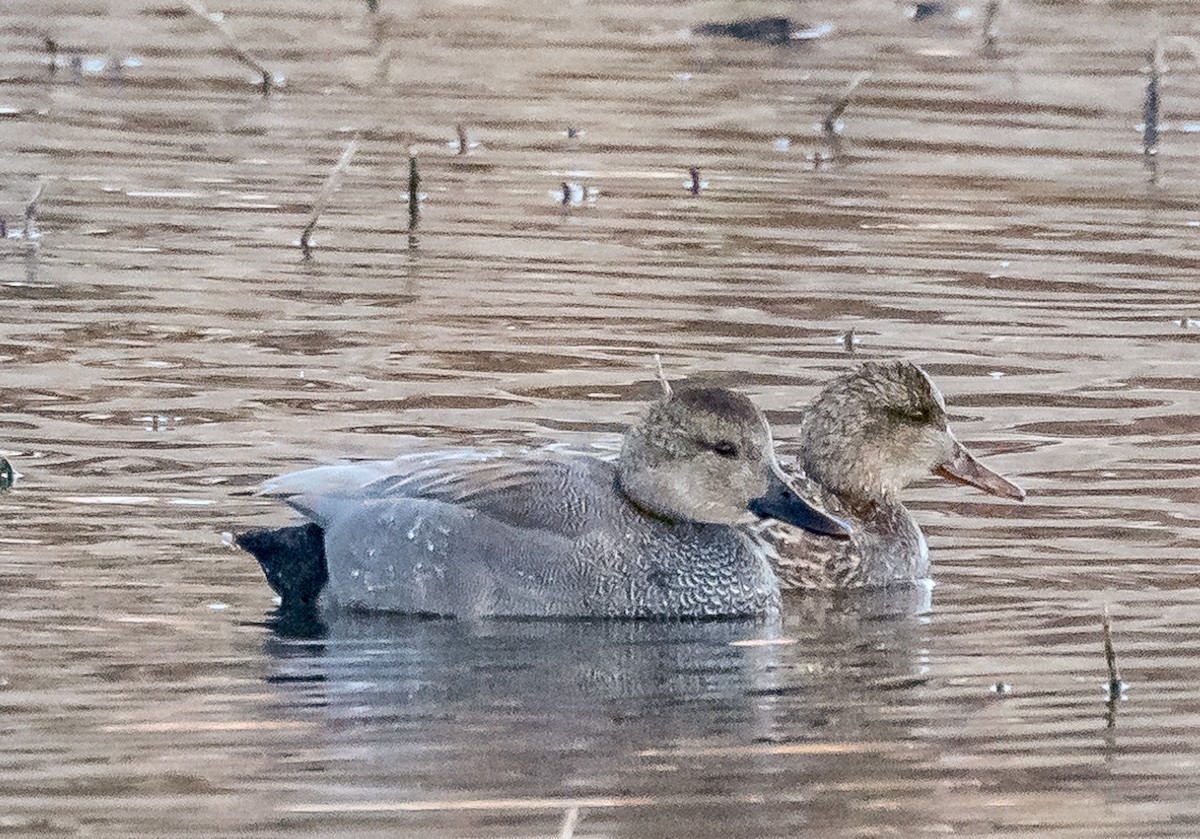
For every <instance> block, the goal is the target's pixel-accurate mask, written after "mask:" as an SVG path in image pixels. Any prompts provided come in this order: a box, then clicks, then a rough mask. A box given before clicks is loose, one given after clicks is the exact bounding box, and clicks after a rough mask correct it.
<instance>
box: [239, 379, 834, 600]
mask: <svg viewBox="0 0 1200 839" xmlns="http://www.w3.org/2000/svg"><path fill="white" fill-rule="evenodd" d="M263 493H264V494H266V495H269V496H273V497H276V498H280V499H282V500H284V501H286V502H287V503H288V504H289V505H291V506H292V507H294V508H295V509H296V510H298V511H299V512H301V513H302V514H304V516H306V517H307V518H308V519H309V520H310V522H311V523H309V524H305V525H300V526H294V527H288V528H282V529H278V530H260V531H254V532H250V533H245V534H242V535H241V536H239V537H238V544H239V545H241V546H242V547H243V548H245V549H246V550H247V551H249V552H250V553H252V554H254V556H255V557H256V558H257V559H258V561H259V563H260V564H261V565H262V567H263V571H264V572H265V573H266V576H267V581H268V583H270V585H271V587H272V588H274V589H275V591H276V592H277V593H278V594H280V595H281V596H282V598H283V602H284V606H285V607H288V606H291V605H299V604H305V603H308V604H315V603H316V602H317V600H318V595H322V598H323V599H325V598H329V599H331V600H332V604H331V605H337V606H339V607H343V608H350V609H362V610H373V611H389V612H406V613H418V614H429V615H446V616H460V617H483V616H489V615H495V616H543V617H552V616H559V617H566V616H593V617H620V618H684V617H717V616H751V615H764V614H770V613H773V612H775V611H776V610H777V609H778V604H779V584H778V582H777V580H776V578H775V574H774V573H773V572H772V570H771V566H770V564H769V563H768V562H767V560H766V557H765V553H764V547H763V546H762V545H761V544H759V543H757V542H756V541H755V539H754V538H753V537H751V536H750V535H748V534H747V533H746V532H745V531H744V530H743V529H742V528H740V527H737V526H735V525H736V524H737V523H739V522H741V521H743V520H744V519H752V518H753V516H757V517H759V518H766V517H773V518H776V519H778V520H780V521H786V522H788V523H789V524H790V525H794V526H795V527H798V528H802V529H803V530H805V531H809V532H812V533H815V534H821V535H822V536H824V537H825V538H828V537H830V536H832V537H834V538H839V537H840V538H845V537H846V535H847V528H846V526H845V524H844V523H842V522H841V521H839V520H837V519H836V518H833V517H831V516H829V515H826V514H825V513H822V512H819V511H817V510H815V509H813V507H812V506H811V505H809V504H808V503H807V502H805V501H803V500H801V499H800V498H799V497H798V496H797V495H796V493H795V492H794V491H793V490H792V489H791V488H790V487H788V485H787V483H786V478H785V476H784V475H783V474H782V472H781V471H780V468H779V464H778V462H777V461H776V460H775V455H774V452H773V450H772V445H771V432H770V429H769V428H768V427H767V423H766V420H765V419H764V418H763V415H762V413H761V412H759V410H758V409H757V408H755V407H754V405H753V404H752V403H751V402H750V400H749V399H747V398H746V397H744V396H742V395H740V394H737V393H733V392H732V391H728V390H724V389H720V388H696V389H686V390H678V391H676V392H675V393H674V394H673V395H669V396H667V397H666V398H664V399H663V400H662V401H660V402H657V403H655V404H654V405H652V406H651V408H650V409H649V411H648V412H647V413H646V415H645V417H644V418H643V419H642V420H641V421H640V422H639V423H638V424H637V425H635V426H633V428H631V429H630V430H629V432H628V433H627V434H626V437H625V441H624V445H623V448H622V450H621V455H620V457H619V459H618V461H617V462H616V463H615V464H612V463H605V462H603V461H600V460H596V459H594V458H590V457H586V456H582V455H577V456H568V455H561V454H559V455H555V454H551V453H548V452H542V453H538V454H524V455H521V456H517V457H512V458H503V459H502V458H497V457H494V456H487V455H484V454H481V453H479V452H476V451H473V450H459V451H453V452H441V453H436V454H412V455H406V456H401V457H400V458H397V459H396V460H392V461H378V462H373V463H360V464H350V465H343V466H326V467H318V468H315V469H307V470H304V471H302V472H295V473H292V474H289V475H284V476H282V477H280V478H276V479H274V480H272V481H269V482H267V483H266V484H265V485H264V487H263ZM750 514H753V515H750ZM797 532H799V531H797ZM830 541H832V539H831V540H830Z"/></svg>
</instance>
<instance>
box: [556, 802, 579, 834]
mask: <svg viewBox="0 0 1200 839" xmlns="http://www.w3.org/2000/svg"><path fill="white" fill-rule="evenodd" d="M578 824H579V808H578V807H568V808H567V812H565V813H564V814H563V823H562V829H561V830H559V832H558V839H574V837H575V826H576V825H578Z"/></svg>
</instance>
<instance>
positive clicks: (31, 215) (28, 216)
mask: <svg viewBox="0 0 1200 839" xmlns="http://www.w3.org/2000/svg"><path fill="white" fill-rule="evenodd" d="M44 187H45V184H43V183H42V182H41V181H38V182H37V186H35V187H34V188H33V195H31V196H29V200H28V201H27V202H25V234H24V235H25V238H26V239H29V238H31V237H32V236H33V222H34V219H36V218H37V211H38V204H39V203H41V200H42V190H43V188H44Z"/></svg>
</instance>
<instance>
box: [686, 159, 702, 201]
mask: <svg viewBox="0 0 1200 839" xmlns="http://www.w3.org/2000/svg"><path fill="white" fill-rule="evenodd" d="M688 176H689V177H691V179H692V181H691V184H690V185H689V186H688V190H689V191H690V192H691V193H692V195H699V194H700V186H701V184H700V169H699V168H698V167H696V166H693V167H692V168H691V169H688Z"/></svg>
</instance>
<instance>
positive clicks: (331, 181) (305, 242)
mask: <svg viewBox="0 0 1200 839" xmlns="http://www.w3.org/2000/svg"><path fill="white" fill-rule="evenodd" d="M356 151H358V138H357V137H355V138H354V139H353V140H351V141H350V142H349V143H347V144H346V149H345V151H343V152H342V156H341V157H340V158H338V162H337V164H336V165H335V166H334V167H333V171H332V172H330V173H329V177H327V178H326V179H325V184H324V185H323V186H322V187H321V191H320V192H319V193H317V197H316V198H315V199H314V200H313V205H312V212H310V213H309V214H308V224H306V225H304V230H303V232H301V234H300V251H301V252H302V253H303V254H304V258H305V259H308V258H310V257H311V256H312V247H311V246H312V242H311V239H312V232H313V228H314V227H316V226H317V219H318V218H320V216H321V213H323V212H325V205H326V204H328V203H329V199H330V198H331V197H332V196H333V193H335V192H337V188H338V184H339V183H340V182H341V178H342V173H343V172H345V171H346V167H348V166H349V165H350V161H351V160H352V159H353V158H354V153H355V152H356Z"/></svg>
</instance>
